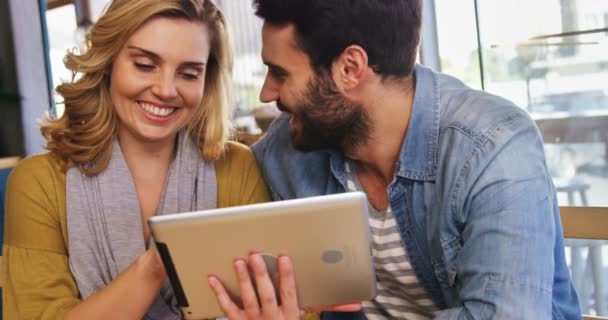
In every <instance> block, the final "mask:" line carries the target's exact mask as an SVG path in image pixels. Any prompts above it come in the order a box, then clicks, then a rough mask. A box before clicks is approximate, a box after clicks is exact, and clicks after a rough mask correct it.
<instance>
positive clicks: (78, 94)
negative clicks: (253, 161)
mask: <svg viewBox="0 0 608 320" xmlns="http://www.w3.org/2000/svg"><path fill="white" fill-rule="evenodd" d="M159 16H162V17H169V18H176V19H186V20H188V21H193V22H200V23H204V24H205V25H207V26H208V28H209V30H210V33H211V40H210V42H211V43H210V44H211V45H210V53H209V60H208V62H207V71H206V75H205V89H204V92H203V99H202V101H201V105H200V107H199V108H198V109H197V110H196V111H195V113H194V116H193V118H192V120H191V121H190V123H189V124H188V126H187V129H188V134H189V136H190V137H191V138H192V139H193V141H194V142H195V143H196V144H197V145H198V147H199V148H200V150H201V155H202V156H203V158H205V159H207V160H217V159H218V158H219V157H220V156H221V155H222V154H223V153H224V151H225V145H226V141H227V140H228V139H229V138H230V125H229V121H228V116H229V108H228V105H229V95H230V93H229V88H230V85H229V84H230V73H231V71H232V50H231V47H230V41H229V37H228V32H227V26H226V21H225V19H224V16H223V14H222V13H221V12H220V11H219V9H218V8H217V7H216V6H215V5H214V4H213V3H212V2H211V0H114V1H112V3H111V4H110V6H109V7H108V8H107V10H106V12H105V13H104V14H103V15H102V16H101V18H100V19H99V21H97V23H95V25H94V26H93V28H92V29H91V31H90V32H89V33H88V34H87V36H86V42H85V50H84V53H82V54H79V53H75V52H68V54H67V56H66V58H65V61H64V62H65V65H66V67H67V68H68V69H69V70H71V71H72V72H73V75H74V80H73V81H72V82H68V83H63V84H61V85H59V86H57V88H56V91H57V93H59V94H60V95H61V96H62V97H63V99H64V103H65V113H64V115H63V116H62V117H61V118H59V119H52V118H50V117H49V116H47V117H46V121H45V123H43V124H42V125H41V132H42V135H43V136H44V138H45V139H46V141H47V145H46V149H47V150H49V151H50V152H51V153H52V154H54V155H55V156H57V157H58V158H59V159H60V160H62V161H63V163H64V167H65V168H66V169H67V168H69V167H71V166H73V165H76V166H79V168H80V170H81V171H82V172H83V173H84V174H87V175H96V174H98V173H100V172H101V171H103V170H104V169H105V168H106V167H107V165H108V161H109V159H110V155H111V152H110V151H111V149H112V141H113V140H114V138H115V137H116V134H117V131H118V118H117V115H116V112H115V110H114V107H113V104H112V100H111V98H110V71H111V65H112V62H113V61H114V59H115V58H116V56H117V55H118V53H119V52H120V50H121V49H122V47H123V46H124V45H125V43H126V41H127V39H128V38H129V37H130V36H131V35H132V34H133V33H134V32H135V31H136V30H137V29H139V28H140V27H141V26H142V25H143V24H145V23H146V22H147V21H149V20H150V19H151V18H154V17H159ZM77 75H78V76H79V77H78V78H77V79H76V76H77Z"/></svg>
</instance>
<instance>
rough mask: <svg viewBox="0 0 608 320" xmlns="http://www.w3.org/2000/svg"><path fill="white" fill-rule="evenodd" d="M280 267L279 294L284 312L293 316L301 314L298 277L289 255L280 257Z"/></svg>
mask: <svg viewBox="0 0 608 320" xmlns="http://www.w3.org/2000/svg"><path fill="white" fill-rule="evenodd" d="M278 267H279V268H278V269H279V296H280V297H281V308H282V309H283V314H285V315H291V317H293V316H294V315H297V316H299V315H300V307H299V306H298V295H297V291H296V279H295V273H294V271H293V264H292V263H291V259H290V258H289V257H287V256H280V257H279V259H278ZM297 316H296V317H297ZM291 317H290V318H291Z"/></svg>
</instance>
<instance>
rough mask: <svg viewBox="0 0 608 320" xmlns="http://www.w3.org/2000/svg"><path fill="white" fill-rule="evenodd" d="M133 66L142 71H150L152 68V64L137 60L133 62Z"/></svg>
mask: <svg viewBox="0 0 608 320" xmlns="http://www.w3.org/2000/svg"><path fill="white" fill-rule="evenodd" d="M135 67H136V68H137V69H140V70H142V71H151V70H152V69H154V65H151V64H145V63H139V62H135Z"/></svg>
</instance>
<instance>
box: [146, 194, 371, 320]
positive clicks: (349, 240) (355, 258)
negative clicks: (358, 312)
mask: <svg viewBox="0 0 608 320" xmlns="http://www.w3.org/2000/svg"><path fill="white" fill-rule="evenodd" d="M367 208H368V207H367V198H366V196H365V194H364V193H362V192H351V193H342V194H337V195H328V196H318V197H311V198H304V199H297V200H287V201H277V202H269V203H262V204H255V205H249V206H239V207H232V208H222V209H214V210H205V211H198V212H189V213H180V214H171V215H163V216H155V217H152V218H150V219H149V220H148V223H149V225H150V229H151V231H152V235H153V237H154V240H155V241H156V245H157V247H158V250H159V252H160V254H161V257H162V259H163V262H164V264H165V268H166V269H167V273H168V274H169V279H170V281H171V284H172V286H173V289H174V291H175V295H176V297H177V300H178V302H179V305H180V307H181V309H182V312H183V314H184V317H185V318H186V319H205V318H214V317H219V316H222V311H221V310H220V308H219V306H218V305H217V302H216V298H215V296H214V294H213V292H212V291H211V289H210V288H209V285H208V284H207V276H208V275H209V274H214V275H217V276H219V277H220V278H221V279H222V281H223V283H224V285H225V286H226V288H227V290H228V291H229V293H230V294H231V295H232V296H233V298H234V299H235V301H239V300H240V298H239V296H240V294H239V289H238V282H237V280H236V276H235V275H234V268H233V261H234V259H235V258H239V257H240V258H246V257H247V256H248V254H249V252H250V251H251V250H252V249H253V250H257V251H259V252H261V253H262V254H263V257H264V260H265V262H266V265H267V266H268V269H269V273H270V274H271V277H272V278H273V279H274V280H275V285H276V279H277V277H276V256H277V255H278V254H288V255H289V256H290V257H291V259H292V260H293V264H294V268H295V273H296V285H297V289H298V298H299V303H300V306H301V307H310V306H319V305H333V304H341V303H347V302H353V301H365V300H371V299H372V298H373V297H374V296H375V289H376V286H375V276H374V270H373V263H372V257H371V249H370V235H369V227H368V220H367V215H368V213H367V210H368V209H367Z"/></svg>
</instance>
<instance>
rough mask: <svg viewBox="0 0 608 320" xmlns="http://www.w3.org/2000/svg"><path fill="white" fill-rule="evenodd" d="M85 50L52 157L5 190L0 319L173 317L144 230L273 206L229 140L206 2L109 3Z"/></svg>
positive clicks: (73, 57)
mask: <svg viewBox="0 0 608 320" xmlns="http://www.w3.org/2000/svg"><path fill="white" fill-rule="evenodd" d="M86 47H87V49H86V51H85V52H83V53H82V54H79V53H69V54H68V55H67V57H66V60H65V62H66V66H67V67H68V68H69V69H71V70H72V71H73V72H74V74H75V80H74V81H72V82H71V83H64V84H62V85H60V86H58V87H57V92H58V93H59V94H61V95H62V96H63V98H64V101H65V107H66V109H65V115H64V116H63V117H62V118H60V119H56V120H55V119H49V120H47V122H46V123H45V124H43V126H42V129H41V130H42V134H43V135H44V137H45V138H46V140H47V146H46V148H47V149H48V150H49V152H48V153H46V154H42V155H36V156H33V157H30V158H27V159H25V160H23V161H22V162H21V163H20V164H19V165H18V166H17V167H16V168H15V169H14V172H13V174H12V176H11V178H10V181H9V186H8V194H7V217H6V240H5V245H4V252H3V256H4V258H3V260H4V262H3V266H2V277H3V280H4V300H3V303H4V318H5V319H142V318H143V319H180V318H181V315H180V313H179V310H178V309H177V308H176V304H175V302H174V301H173V300H174V299H173V294H172V292H171V288H170V286H169V285H168V282H167V281H166V279H167V276H166V273H165V270H164V268H163V267H162V263H161V262H160V260H159V257H158V254H157V252H156V251H155V250H154V249H153V246H150V245H149V244H150V242H151V240H150V232H149V230H148V226H147V224H146V220H147V219H148V218H149V217H150V216H153V215H156V214H167V213H175V212H184V211H191V210H201V209H207V208H215V207H227V206H234V205H242V204H249V203H256V202H262V201H267V200H268V199H269V197H268V193H267V189H266V186H265V185H264V183H263V180H262V178H261V177H260V173H259V171H258V168H257V165H256V163H255V159H254V157H253V156H252V154H251V153H250V151H249V150H248V149H247V148H245V147H243V146H241V145H238V144H236V143H231V142H227V138H228V128H227V125H226V123H227V113H228V112H227V100H228V99H227V97H228V93H227V88H228V79H229V76H230V71H231V64H232V61H231V55H230V48H229V46H228V41H227V34H226V23H225V21H224V18H223V16H222V14H221V13H220V12H219V11H218V9H217V8H216V7H215V6H214V5H213V3H212V2H211V1H209V0H114V1H113V2H112V3H111V4H110V6H109V7H108V9H107V11H106V12H105V14H104V15H103V16H102V17H101V18H100V19H99V21H98V22H97V23H96V24H95V26H94V27H93V29H92V30H91V32H90V33H89V35H88V36H87V43H86ZM201 285H207V284H206V282H205V281H204V279H201ZM159 293H160V294H159Z"/></svg>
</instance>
